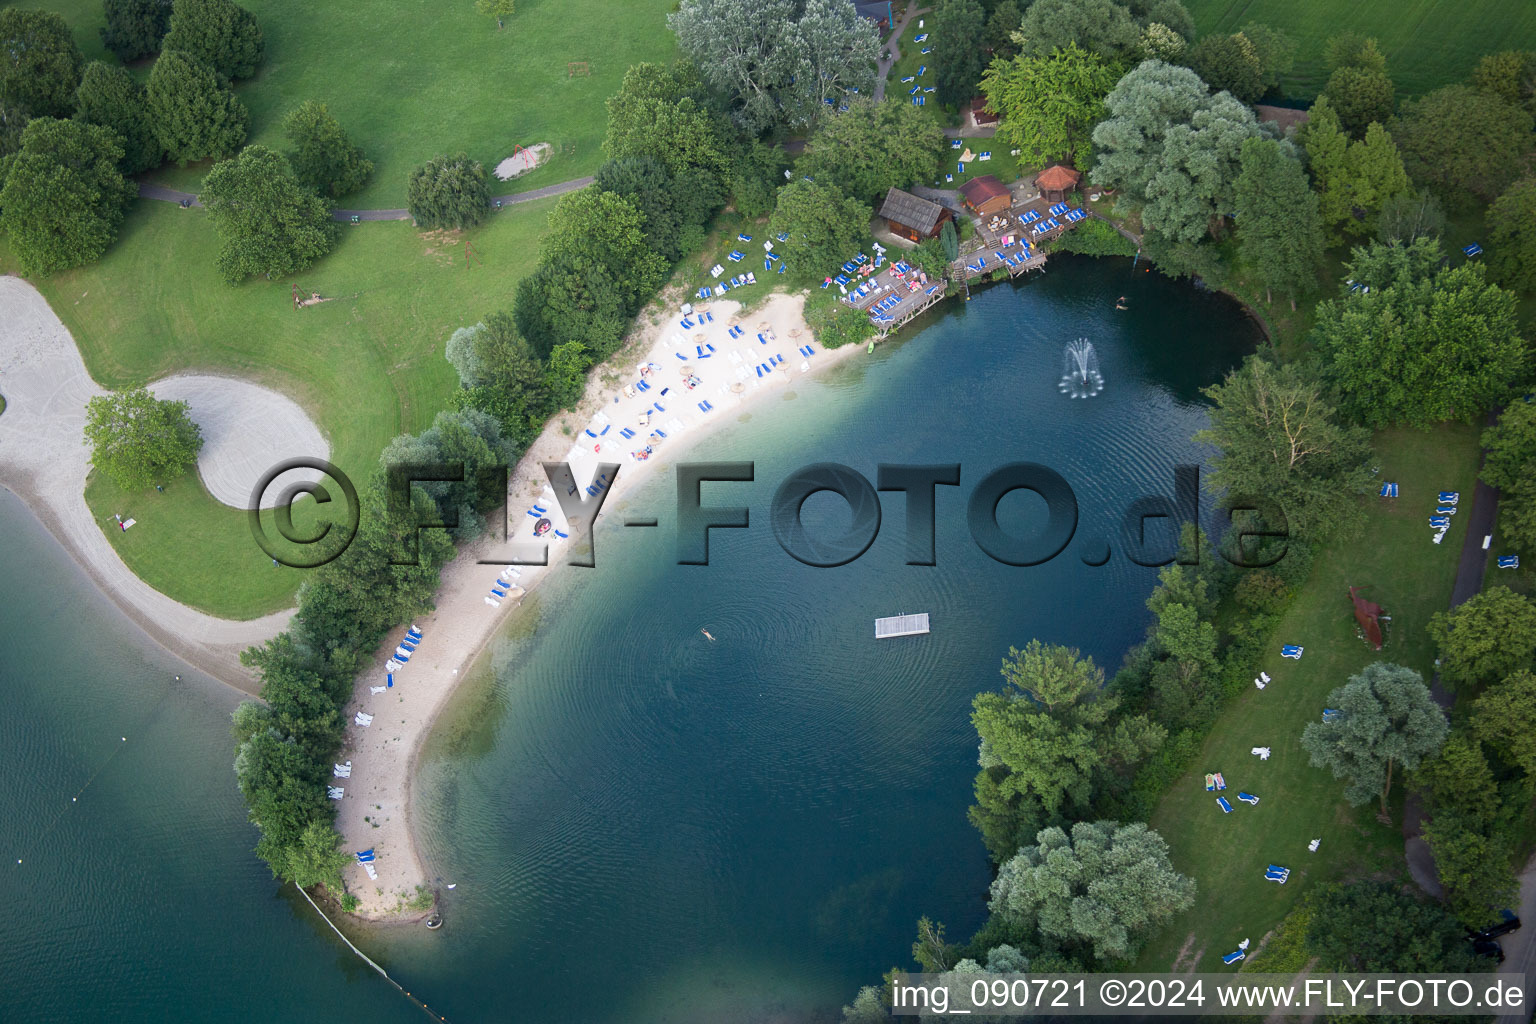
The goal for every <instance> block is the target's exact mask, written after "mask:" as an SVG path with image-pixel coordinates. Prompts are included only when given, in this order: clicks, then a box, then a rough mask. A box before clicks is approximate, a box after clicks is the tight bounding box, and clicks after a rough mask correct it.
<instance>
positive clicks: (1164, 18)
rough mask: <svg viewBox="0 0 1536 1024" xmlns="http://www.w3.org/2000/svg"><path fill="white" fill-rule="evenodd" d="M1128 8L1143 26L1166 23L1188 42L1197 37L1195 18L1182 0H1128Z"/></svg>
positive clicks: (1137, 22) (1165, 24)
mask: <svg viewBox="0 0 1536 1024" xmlns="http://www.w3.org/2000/svg"><path fill="white" fill-rule="evenodd" d="M1126 8H1127V9H1128V10H1129V11H1130V12H1131V17H1132V18H1134V19H1136V24H1138V25H1140V26H1142V27H1143V28H1145V27H1147V26H1149V25H1164V26H1166V27H1167V28H1168V29H1169V30H1171V31H1172V32H1174V33H1176V34H1177V35H1178V36H1179V37H1180V38H1181V39H1183V40H1185V41H1186V42H1188V41H1190V40H1192V39H1194V38H1195V19H1194V17H1193V16H1192V15H1191V14H1190V13H1189V9H1188V8H1187V7H1185V6H1184V5H1183V4H1182V3H1181V2H1180V0H1128V2H1127V3H1126ZM1245 31H1246V29H1245Z"/></svg>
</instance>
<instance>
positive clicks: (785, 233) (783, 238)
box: [774, 231, 789, 242]
mask: <svg viewBox="0 0 1536 1024" xmlns="http://www.w3.org/2000/svg"><path fill="white" fill-rule="evenodd" d="M774 237H775V238H777V239H778V240H779V241H781V242H787V241H789V232H788V231H780V232H779V233H778V234H777V235H775V236H774Z"/></svg>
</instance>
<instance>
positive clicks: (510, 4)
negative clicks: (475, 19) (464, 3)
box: [475, 0, 517, 32]
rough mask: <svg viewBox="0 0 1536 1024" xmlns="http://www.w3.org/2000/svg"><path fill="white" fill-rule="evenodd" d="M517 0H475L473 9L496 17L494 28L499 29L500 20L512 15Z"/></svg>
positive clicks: (500, 25)
mask: <svg viewBox="0 0 1536 1024" xmlns="http://www.w3.org/2000/svg"><path fill="white" fill-rule="evenodd" d="M516 9H517V0H475V10H476V11H477V12H478V13H480V14H483V15H485V16H486V17H488V18H495V19H496V30H497V31H498V32H499V31H501V27H502V21H503V19H505V18H510V17H512V15H513V13H514V12H515V11H516Z"/></svg>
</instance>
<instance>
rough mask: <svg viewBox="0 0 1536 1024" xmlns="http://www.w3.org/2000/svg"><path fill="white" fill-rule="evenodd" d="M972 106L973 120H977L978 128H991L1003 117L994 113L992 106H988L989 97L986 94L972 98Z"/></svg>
mask: <svg viewBox="0 0 1536 1024" xmlns="http://www.w3.org/2000/svg"><path fill="white" fill-rule="evenodd" d="M970 108H971V120H972V121H973V122H975V124H976V127H978V128H991V127H993V126H995V125H996V124H997V122H998V121H1000V120H1001V118H999V117H998V116H997V115H996V114H995V113H993V112H992V110H991V108H990V107H988V106H987V98H986V97H985V96H976V97H974V98H973V99H972V100H971V103H970Z"/></svg>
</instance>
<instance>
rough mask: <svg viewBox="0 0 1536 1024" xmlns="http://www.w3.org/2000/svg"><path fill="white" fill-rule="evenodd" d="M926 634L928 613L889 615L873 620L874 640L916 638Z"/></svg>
mask: <svg viewBox="0 0 1536 1024" xmlns="http://www.w3.org/2000/svg"><path fill="white" fill-rule="evenodd" d="M926 632H928V613H927V612H921V613H919V614H917V615H890V616H887V617H886V618H883V619H876V620H875V639H876V640H884V639H885V638H886V637H892V636H918V635H920V634H923V633H926Z"/></svg>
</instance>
